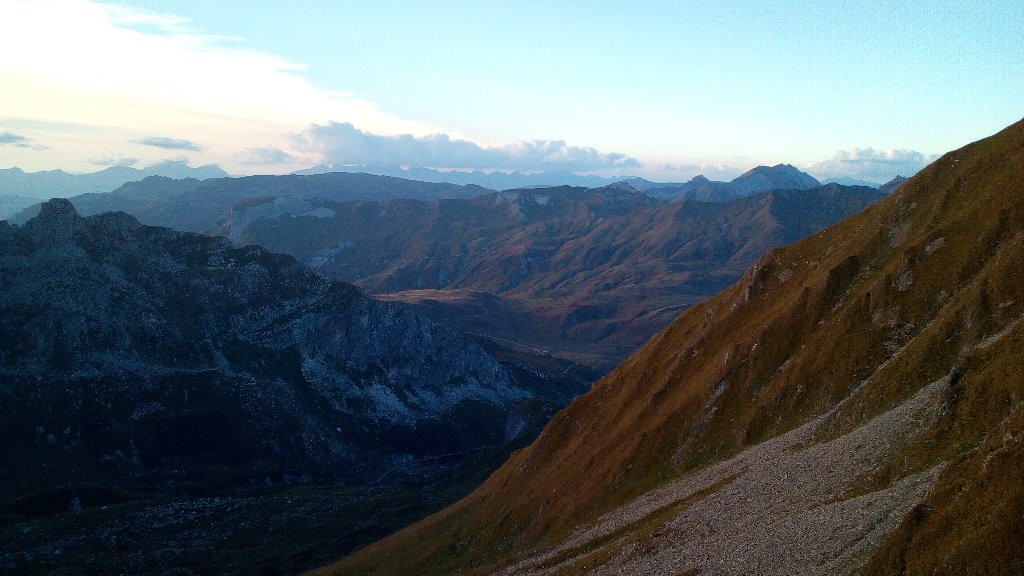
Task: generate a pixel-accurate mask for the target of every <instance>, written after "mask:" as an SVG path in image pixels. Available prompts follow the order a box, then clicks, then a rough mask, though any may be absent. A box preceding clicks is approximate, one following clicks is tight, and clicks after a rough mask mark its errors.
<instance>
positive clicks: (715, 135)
mask: <svg viewBox="0 0 1024 576" xmlns="http://www.w3.org/2000/svg"><path fill="white" fill-rule="evenodd" d="M50 1H51V0H44V2H43V3H42V4H46V3H47V2H50ZM0 4H9V5H10V7H13V8H15V9H14V10H5V12H6V13H13V14H15V16H16V17H15V18H13V19H6V20H7V21H8V25H7V26H8V29H7V30H4V24H2V23H0V38H5V39H3V40H0V49H2V53H3V54H4V55H3V56H0V81H2V82H3V84H2V85H4V86H8V87H11V86H13V87H18V88H17V89H15V90H11V91H9V93H8V94H7V95H4V94H2V93H0V103H5V104H6V103H10V104H11V105H10V106H0V134H9V135H11V136H16V137H23V138H26V139H27V140H23V141H19V142H21V143H22V144H26V143H27V144H26V145H24V146H14V145H3V144H2V143H3V139H2V138H0V146H2V147H0V158H2V160H0V164H4V165H20V166H23V167H26V168H34V169H42V168H57V167H63V168H69V169H76V170H89V169H95V167H96V166H99V165H101V164H103V163H108V164H109V163H118V162H122V163H130V162H131V161H134V163H139V164H144V163H149V162H153V161H157V160H159V159H163V158H165V157H184V158H187V159H189V160H190V161H192V162H193V163H205V162H215V163H218V164H221V165H223V166H224V167H225V168H227V169H228V170H229V171H231V172H233V173H256V172H288V171H293V170H297V169H301V168H304V167H307V166H309V165H312V164H316V163H321V162H324V163H352V162H354V160H351V159H356V160H359V161H372V160H374V159H378V158H380V159H387V160H398V161H402V159H403V158H404V159H405V162H404V163H407V164H410V165H413V164H421V163H428V162H429V163H433V164H434V165H435V167H440V168H497V169H515V168H520V169H524V170H541V169H545V168H548V167H550V168H557V169H571V170H577V171H587V172H597V173H602V174H610V173H633V174H641V175H645V176H647V177H650V178H653V179H661V180H680V179H687V178H689V177H690V176H692V175H693V174H695V173H697V172H704V173H706V174H708V175H709V176H712V177H713V176H715V174H716V172H717V173H720V174H722V175H723V176H728V175H735V172H736V171H738V170H743V169H746V168H749V167H751V166H754V165H757V164H774V163H778V162H789V163H793V164H796V165H798V166H801V167H805V168H807V169H808V170H810V171H812V173H815V172H816V175H819V176H827V175H839V173H840V172H842V173H846V174H850V175H854V176H859V177H865V178H869V179H875V180H880V179H883V178H885V177H886V175H887V174H889V173H891V172H893V171H894V170H897V169H900V170H902V171H904V172H905V171H907V170H909V169H913V167H914V166H919V165H920V164H922V163H924V162H927V161H928V160H930V159H931V158H933V157H934V155H935V154H937V153H942V152H945V151H948V150H950V149H953V148H956V147H959V146H962V145H963V144H966V143H967V142H970V141H973V140H976V139H978V138H981V137H984V136H986V135H988V134H991V133H992V132H995V131H997V130H999V129H1000V128H1002V127H1004V126H1006V125H1008V124H1010V123H1012V122H1014V121H1016V120H1018V119H1020V118H1021V117H1022V116H1024V74H1021V72H1020V71H1021V70H1024V35H1022V34H1021V32H1020V30H1022V29H1024V3H1021V2H1020V1H1019V0H1014V1H1008V2H985V3H976V4H978V5H968V4H969V3H961V2H902V1H900V2H896V1H884V2H870V1H866V2H842V3H838V2H754V1H750V2H721V1H719V2H683V1H677V2H596V1H594V2H550V1H549V2H529V1H518V2H514V3H499V2H482V1H479V0H478V1H476V2H444V3H428V2H385V1H382V2H308V1H307V2H303V1H294V0H293V1H291V2H274V1H266V2H237V3H236V2H227V1H221V2H194V1H190V2H186V1H157V0H153V1H142V2H128V3H123V4H111V3H106V4H101V5H98V4H95V3H92V2H87V1H85V0H66V1H64V0H53V1H52V5H47V6H45V8H46V9H45V10H42V9H39V7H40V6H41V3H40V2H33V3H30V4H31V6H34V7H36V8H37V10H36V11H35V12H36V14H31V12H33V10H32V9H28V8H25V4H24V3H22V2H20V1H18V0H0ZM982 4H983V5H982ZM44 16H45V18H44ZM18 17H20V18H21V19H22V20H21V22H18V21H17V20H18ZM12 20H13V21H12ZM111 27H113V29H115V32H117V33H111V29H112V28H111ZM19 30H20V31H21V32H20V36H19ZM122 32H123V33H122ZM12 35H13V36H14V37H13V38H12V37H11V36H12ZM33 39H35V41H36V42H43V43H46V44H48V45H49V47H48V48H45V49H43V50H42V51H43V52H46V53H47V54H46V55H45V57H42V56H40V57H38V58H35V59H33V58H28V60H29V61H28V62H21V63H20V64H19V63H17V62H12V60H14V59H16V58H19V56H20V55H21V54H24V50H25V48H24V47H23V46H22V47H21V48H20V50H19V51H17V52H12V49H16V48H18V47H17V46H14V45H12V46H3V45H2V44H3V42H8V43H10V44H13V43H15V42H18V41H19V40H20V41H21V42H32V41H33ZM62 43H63V46H62ZM86 45H88V46H93V48H89V49H84V48H83V47H84V46H86ZM76 46H77V48H76ZM83 51H84V52H86V53H84V54H81V53H79V52H83ZM19 52H20V54H19ZM29 67H31V70H28V68H29ZM161 72H162V73H163V76H161V75H160V73H161ZM100 83H103V84H102V85H100ZM22 86H24V88H21V87H22ZM5 91H7V90H5ZM401 134H410V135H411V136H409V137H408V138H406V139H405V140H402V139H400V138H395V136H397V135H401ZM431 134H433V135H437V134H443V135H446V136H445V137H443V138H441V137H437V136H429V135H431ZM410 138H411V140H410ZM160 139H163V140H160ZM538 141H540V142H541V145H538ZM146 142H149V143H150V144H146ZM153 142H164V143H168V142H170V143H172V144H173V142H179V143H182V144H181V146H179V147H173V146H167V147H162V146H156V145H152V143H153ZM453 143H454V144H453ZM559 143H563V144H559ZM455 144H458V145H455ZM360 147H362V148H360ZM403 155H405V156H403ZM486 163H493V164H495V165H494V166H484V165H483V164H486ZM90 166H91V167H92V168H90ZM670 167H671V168H672V169H669V168H670Z"/></svg>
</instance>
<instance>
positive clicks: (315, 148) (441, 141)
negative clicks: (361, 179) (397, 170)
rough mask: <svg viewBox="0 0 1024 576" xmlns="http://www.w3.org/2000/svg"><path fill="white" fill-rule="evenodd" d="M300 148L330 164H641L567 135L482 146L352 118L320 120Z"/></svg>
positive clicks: (588, 167) (574, 168)
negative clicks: (368, 125)
mask: <svg viewBox="0 0 1024 576" xmlns="http://www.w3.org/2000/svg"><path fill="white" fill-rule="evenodd" d="M296 143H297V146H298V147H301V148H303V149H305V150H307V151H310V152H315V153H317V154H319V155H320V156H321V158H322V160H323V162H324V163H326V164H335V165H374V166H421V167H431V168H471V169H498V170H503V169H513V170H521V171H548V170H565V171H570V172H589V171H594V170H602V169H608V168H636V167H639V166H640V163H639V162H637V160H636V159H635V158H632V157H630V156H626V155H624V154H617V153H604V152H599V151H597V150H595V149H593V148H587V147H581V146H569V145H568V144H566V143H565V142H563V141H561V140H534V141H522V142H515V143H512V144H505V145H499V146H480V145H478V144H476V143H474V142H470V141H468V140H459V139H453V138H451V137H450V136H449V135H447V134H428V135H425V136H419V137H417V136H414V135H412V134H401V135H398V136H385V135H380V134H373V133H370V132H366V131H363V130H360V129H358V128H356V127H355V126H353V125H352V124H350V123H347V122H345V123H337V122H331V123H329V124H326V125H319V124H314V125H312V126H310V127H309V129H308V130H306V131H305V132H304V133H302V134H300V135H298V136H297V137H296Z"/></svg>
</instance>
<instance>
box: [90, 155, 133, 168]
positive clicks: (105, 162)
mask: <svg viewBox="0 0 1024 576" xmlns="http://www.w3.org/2000/svg"><path fill="white" fill-rule="evenodd" d="M138 163H139V159H138V158H127V157H124V156H103V157H100V158H90V159H89V164H95V165H96V166H135V165H136V164H138Z"/></svg>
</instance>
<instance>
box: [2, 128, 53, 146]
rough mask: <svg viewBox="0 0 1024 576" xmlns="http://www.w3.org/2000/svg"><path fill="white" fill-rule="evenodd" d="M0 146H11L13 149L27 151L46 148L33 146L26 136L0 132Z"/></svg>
mask: <svg viewBox="0 0 1024 576" xmlns="http://www.w3.org/2000/svg"><path fill="white" fill-rule="evenodd" d="M0 146H13V147H15V148H26V149H29V150H46V146H41V145H39V144H33V142H32V139H31V138H29V137H28V136H22V135H21V134H15V133H13V132H0Z"/></svg>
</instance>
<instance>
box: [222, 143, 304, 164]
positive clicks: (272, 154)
mask: <svg viewBox="0 0 1024 576" xmlns="http://www.w3.org/2000/svg"><path fill="white" fill-rule="evenodd" d="M235 159H236V160H238V161H239V162H240V163H242V164H245V165H246V166H269V165H273V164H290V163H291V162H292V161H293V160H294V159H295V157H294V156H292V155H291V154H289V153H287V152H285V151H284V150H281V149H280V148H276V147H274V146H265V147H263V148H246V149H245V150H243V151H241V152H239V153H238V154H235Z"/></svg>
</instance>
